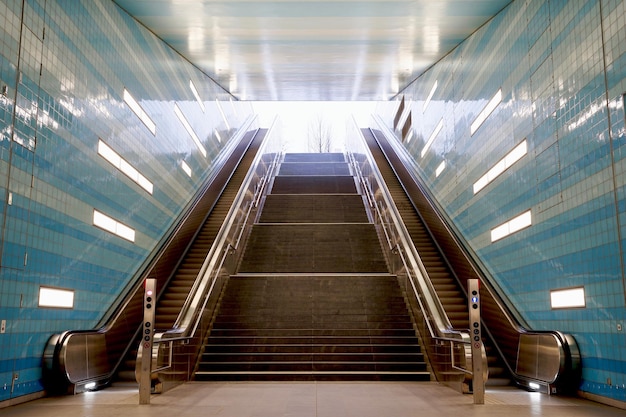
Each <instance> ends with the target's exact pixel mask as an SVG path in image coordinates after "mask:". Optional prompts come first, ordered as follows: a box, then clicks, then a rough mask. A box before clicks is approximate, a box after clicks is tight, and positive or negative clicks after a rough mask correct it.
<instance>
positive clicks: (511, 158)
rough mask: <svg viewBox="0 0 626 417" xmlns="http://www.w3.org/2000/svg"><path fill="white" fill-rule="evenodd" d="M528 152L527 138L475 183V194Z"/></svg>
mask: <svg viewBox="0 0 626 417" xmlns="http://www.w3.org/2000/svg"><path fill="white" fill-rule="evenodd" d="M527 153H528V144H527V142H526V139H524V141H523V142H522V143H520V144H519V145H517V146H516V147H515V148H514V149H513V150H512V151H511V152H509V153H508V154H506V155H505V156H504V158H502V159H501V160H499V161H498V162H497V163H496V164H495V165H494V166H493V167H492V168H491V169H490V170H489V171H487V173H486V174H485V175H483V176H482V177H480V178H479V179H478V181H476V182H475V183H474V194H476V193H478V192H479V191H480V190H482V189H483V188H485V187H486V186H487V185H489V183H491V182H492V181H493V180H495V179H496V178H498V176H500V175H501V174H502V173H503V172H504V171H506V170H507V169H509V168H510V167H511V166H512V165H513V164H514V163H516V162H517V161H519V160H520V159H522V157H523V156H524V155H526V154H527Z"/></svg>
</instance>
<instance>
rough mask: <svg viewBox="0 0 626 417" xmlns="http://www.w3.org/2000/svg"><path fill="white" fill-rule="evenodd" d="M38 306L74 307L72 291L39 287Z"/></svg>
mask: <svg viewBox="0 0 626 417" xmlns="http://www.w3.org/2000/svg"><path fill="white" fill-rule="evenodd" d="M39 307H55V308H74V291H73V290H63V289H60V288H50V287H39Z"/></svg>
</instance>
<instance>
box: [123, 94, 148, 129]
mask: <svg viewBox="0 0 626 417" xmlns="http://www.w3.org/2000/svg"><path fill="white" fill-rule="evenodd" d="M124 102H125V103H126V104H127V105H128V107H130V109H131V110H132V111H133V112H134V113H135V114H136V115H137V117H139V120H141V121H142V122H143V124H144V125H146V127H147V128H148V130H149V131H150V132H151V133H152V135H154V136H156V124H154V122H153V121H152V119H151V118H150V116H148V114H147V113H146V112H145V111H144V109H143V107H141V105H140V104H139V103H138V102H137V100H135V98H134V97H133V96H132V95H131V94H130V93H129V92H128V90H127V89H126V88H124Z"/></svg>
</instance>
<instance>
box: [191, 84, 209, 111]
mask: <svg viewBox="0 0 626 417" xmlns="http://www.w3.org/2000/svg"><path fill="white" fill-rule="evenodd" d="M189 88H191V92H192V93H193V96H194V97H195V98H196V100H197V101H198V104H199V105H200V108H201V109H202V113H204V112H205V110H204V103H203V102H202V99H201V98H200V94H199V93H198V90H197V89H196V86H195V84H194V83H193V81H191V80H189Z"/></svg>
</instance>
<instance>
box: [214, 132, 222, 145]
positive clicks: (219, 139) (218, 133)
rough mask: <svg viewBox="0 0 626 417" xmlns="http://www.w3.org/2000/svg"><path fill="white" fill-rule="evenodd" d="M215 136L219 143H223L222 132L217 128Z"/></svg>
mask: <svg viewBox="0 0 626 417" xmlns="http://www.w3.org/2000/svg"><path fill="white" fill-rule="evenodd" d="M215 136H216V137H217V141H218V142H219V143H222V137H221V136H220V132H218V131H217V129H215Z"/></svg>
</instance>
